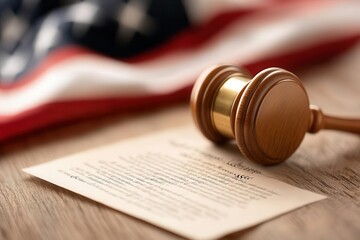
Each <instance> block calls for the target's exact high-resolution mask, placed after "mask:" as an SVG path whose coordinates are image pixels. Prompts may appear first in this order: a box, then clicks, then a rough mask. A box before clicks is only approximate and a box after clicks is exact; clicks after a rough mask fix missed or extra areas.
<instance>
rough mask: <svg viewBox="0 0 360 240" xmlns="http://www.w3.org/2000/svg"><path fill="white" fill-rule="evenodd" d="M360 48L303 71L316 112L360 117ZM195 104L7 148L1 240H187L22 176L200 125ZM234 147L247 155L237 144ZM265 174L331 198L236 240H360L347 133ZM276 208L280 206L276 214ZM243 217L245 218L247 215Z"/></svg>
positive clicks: (0, 184)
mask: <svg viewBox="0 0 360 240" xmlns="http://www.w3.org/2000/svg"><path fill="white" fill-rule="evenodd" d="M359 66H360V46H359V48H357V49H354V50H352V51H351V52H348V53H347V54H345V55H343V56H340V57H337V58H336V59H333V60H329V61H328V62H325V63H322V64H319V65H316V66H308V67H306V69H302V70H301V69H297V70H296V72H297V73H298V75H299V77H301V79H304V85H305V88H306V90H307V92H308V94H309V99H310V101H311V102H312V103H314V104H316V105H319V106H322V108H323V110H324V112H328V113H331V114H333V115H342V116H355V117H360V96H359V93H360V75H358V74H354V69H358V67H359ZM192 122H193V121H192V119H191V115H190V111H189V109H188V104H187V103H186V104H185V103H184V104H181V105H174V106H169V107H168V108H165V109H156V108H155V109H151V110H149V111H148V112H143V113H128V114H115V115H111V116H107V117H99V118H96V119H89V120H86V121H82V122H79V123H76V124H72V125H67V126H63V127H59V128H56V129H51V130H48V131H44V132H42V133H38V134H33V135H30V136H27V137H23V138H21V139H18V140H16V141H12V142H11V143H10V142H9V143H7V144H3V145H2V146H0V239H4V240H33V239H34V240H35V239H36V240H38V239H44V240H47V239H51V240H63V239H76V240H92V239H107V240H117V239H134V240H143V239H149V240H152V239H153V240H165V239H166V240H167V239H181V238H180V237H178V236H176V235H174V234H172V233H169V232H167V231H164V230H162V229H159V228H157V227H154V226H152V225H151V224H148V223H145V222H143V221H140V220H137V219H135V218H133V217H130V216H128V215H126V214H123V213H121V212H117V211H115V210H112V209H110V208H108V207H106V206H103V205H101V204H98V203H96V202H94V201H91V200H88V199H86V198H84V197H81V196H79V195H77V194H74V193H72V192H70V191H67V190H64V189H62V188H59V187H57V186H54V185H52V184H49V183H46V182H44V181H41V180H38V179H36V178H33V177H30V176H29V175H27V174H26V173H24V172H22V171H21V169H22V168H24V167H28V166H32V165H34V164H40V163H44V162H47V161H50V160H53V159H55V158H59V157H63V156H66V155H68V154H73V153H76V152H79V151H83V150H87V149H91V148H94V147H98V146H102V145H106V144H110V143H113V142H116V141H122V140H123V141H126V140H127V139H129V138H132V137H136V136H142V135H144V134H148V133H153V132H157V131H159V130H164V129H170V128H174V127H178V126H184V125H192V124H193V123H192ZM224 148H227V149H229V151H238V150H237V149H236V146H233V145H232V144H227V145H225V146H224ZM264 169H265V170H263V171H264V174H267V175H269V176H271V177H274V178H276V179H279V180H281V181H284V182H287V183H289V184H292V185H294V186H297V187H300V188H303V189H307V190H310V191H314V192H317V193H321V194H325V195H327V196H328V197H329V198H328V199H326V200H324V201H320V202H317V203H315V204H311V205H309V206H306V207H303V208H300V209H298V210H295V211H293V212H290V213H288V214H284V215H282V216H279V217H277V218H275V219H273V220H270V221H267V222H265V223H262V224H260V225H258V226H256V227H253V228H250V229H247V230H244V231H241V232H238V233H234V234H232V235H230V236H228V237H227V238H226V239H241V240H258V239H261V240H275V239H292V240H304V239H319V240H325V239H326V240H338V239H346V240H352V239H353V240H357V239H359V234H360V224H359V223H360V194H359V186H360V137H359V136H358V135H353V134H347V133H343V132H338V131H320V132H319V133H318V134H307V135H306V136H305V138H304V141H303V142H302V144H301V146H300V147H299V148H298V150H297V151H296V152H295V153H294V154H293V155H292V156H291V157H290V158H289V159H288V160H287V161H286V162H284V163H283V164H279V165H276V166H273V167H266V168H264ZM269 207H271V206H269ZM239 217H241V216H239Z"/></svg>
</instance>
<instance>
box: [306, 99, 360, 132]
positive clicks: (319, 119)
mask: <svg viewBox="0 0 360 240" xmlns="http://www.w3.org/2000/svg"><path fill="white" fill-rule="evenodd" d="M310 110H311V124H310V128H309V131H308V132H310V133H316V132H318V131H319V130H321V129H333V130H340V131H345V132H351V133H355V134H360V119H348V118H346V119H345V118H339V117H333V116H327V115H324V114H323V113H322V111H321V110H320V108H319V107H317V106H314V105H311V106H310Z"/></svg>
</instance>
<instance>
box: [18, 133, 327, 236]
mask: <svg viewBox="0 0 360 240" xmlns="http://www.w3.org/2000/svg"><path fill="white" fill-rule="evenodd" d="M262 169H263V167H260V166H259V167H257V166H256V165H254V164H251V163H249V162H247V161H246V160H245V159H243V158H242V157H241V155H240V153H239V152H238V151H237V150H234V149H233V150H231V148H230V149H229V147H227V148H225V147H218V146H215V145H214V144H212V143H211V142H209V141H208V140H206V139H205V138H203V137H202V136H201V135H200V133H198V131H197V130H196V129H194V128H191V127H190V128H181V129H178V130H171V131H166V132H161V133H158V134H153V135H148V136H145V137H141V138H136V139H131V140H126V141H123V142H119V143H116V144H113V145H110V146H105V147H102V148H97V149H93V150H90V151H87V152H82V153H79V154H76V155H72V156H68V157H65V158H61V159H59V160H55V161H52V162H48V163H45V164H42V165H38V166H34V167H30V168H26V169H24V171H25V172H27V173H29V174H31V175H34V176H36V177H39V178H41V179H44V180H46V181H48V182H51V183H53V184H56V185H58V186H61V187H63V188H66V189H69V190H71V191H73V192H76V193H78V194H81V195H83V196H85V197H88V198H90V199H93V200H95V201H98V202H100V203H103V204H105V205H107V206H109V207H112V208H114V209H117V210H119V211H121V212H124V213H127V214H129V215H132V216H134V217H137V218H139V219H142V220H145V221H147V222H149V223H152V224H154V225H157V226H159V227H162V228H164V229H167V230H169V231H172V232H174V233H176V234H179V235H181V236H184V237H187V238H191V239H215V238H219V237H222V236H224V235H226V234H229V233H231V232H234V231H239V230H241V229H244V228H247V227H250V226H253V225H256V224H258V223H261V222H263V221H265V220H268V219H270V218H273V217H275V216H278V215H280V214H283V213H285V212H288V211H290V210H293V209H296V208H298V207H300V206H303V205H306V204H309V203H311V202H314V201H318V200H321V199H323V198H325V197H324V196H321V195H319V194H315V193H311V192H309V191H305V190H302V189H299V188H296V187H293V186H291V185H289V184H285V183H283V182H280V181H278V180H275V179H273V178H270V177H267V176H266V175H265V174H264V173H263V170H262Z"/></svg>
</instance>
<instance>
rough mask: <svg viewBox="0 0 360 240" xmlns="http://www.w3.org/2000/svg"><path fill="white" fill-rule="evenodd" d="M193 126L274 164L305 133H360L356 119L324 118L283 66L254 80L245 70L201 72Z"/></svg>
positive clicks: (228, 68)
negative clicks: (327, 131) (233, 140)
mask: <svg viewBox="0 0 360 240" xmlns="http://www.w3.org/2000/svg"><path fill="white" fill-rule="evenodd" d="M191 108H192V114H193V118H194V121H195V124H196V125H197V127H198V128H199V129H200V131H201V132H202V134H203V135H204V136H205V137H206V138H208V139H209V140H211V141H213V142H215V143H222V142H225V141H227V140H229V139H234V138H235V140H236V143H237V145H238V147H239V149H240V152H241V153H242V154H243V155H244V156H245V157H247V158H248V159H250V160H252V161H254V162H257V163H260V164H264V165H273V164H277V163H280V162H282V161H284V160H286V159H287V158H288V157H289V156H291V155H292V154H293V153H294V152H295V150H296V149H297V148H298V147H299V145H300V143H301V141H302V140H303V138H304V136H305V133H306V132H310V133H316V132H317V131H319V130H320V129H335V130H342V131H348V132H352V133H357V134H360V119H341V118H337V117H332V116H326V115H324V114H323V113H322V112H321V110H320V109H319V108H318V107H317V106H313V105H311V106H310V104H309V98H308V96H307V93H306V91H305V88H304V86H303V84H302V83H301V81H300V79H299V78H298V77H297V76H295V75H294V74H292V73H290V72H288V71H286V70H283V69H281V68H268V69H265V70H263V71H261V72H260V73H258V74H257V75H256V76H255V77H253V78H252V77H251V75H250V74H249V73H248V72H247V71H246V70H245V69H243V68H240V67H236V66H230V65H220V66H215V67H212V68H209V69H207V70H205V71H204V72H203V73H202V74H201V75H200V77H199V78H198V80H197V81H196V83H195V85H194V88H193V90H192V94H191Z"/></svg>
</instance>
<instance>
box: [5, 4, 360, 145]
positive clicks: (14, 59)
mask: <svg viewBox="0 0 360 240" xmlns="http://www.w3.org/2000/svg"><path fill="white" fill-rule="evenodd" d="M359 14H360V2H359V1H323V0H315V1H314V0H312V1H309V0H298V1H296V0H292V1H281V0H274V1H270V0H256V1H251V0H249V1H245V0H243V1H236V0H198V1H191V0H171V1H168V0H129V1H121V0H98V1H96V0H92V1H90V0H89V1H71V0H63V1H60V0H53V1H50V0H48V1H45V0H3V1H1V2H0V141H1V142H5V141H8V140H10V139H13V138H15V137H19V136H23V135H24V134H28V133H30V132H34V131H38V130H40V129H47V128H50V127H53V126H57V125H61V124H64V123H68V122H74V121H79V120H81V119H87V118H93V117H95V116H100V115H104V114H112V113H127V112H132V111H142V110H144V109H151V108H153V107H154V106H168V105H169V104H171V103H175V102H186V101H188V98H189V94H190V91H191V87H192V84H193V83H194V81H195V79H196V77H197V76H198V75H199V73H200V72H201V71H202V70H203V69H204V68H206V67H208V66H210V65H213V64H219V63H230V64H237V65H242V66H245V67H246V68H248V69H249V70H250V72H252V73H253V74H255V73H257V72H258V71H260V70H262V69H263V68H266V67H273V66H276V67H283V68H286V69H289V70H293V69H298V68H306V66H310V65H311V64H314V63H316V62H320V61H324V60H327V59H330V58H332V57H335V56H337V55H338V54H340V53H342V52H345V51H348V50H349V49H352V48H353V46H355V45H356V44H359V39H360V18H359Z"/></svg>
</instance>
